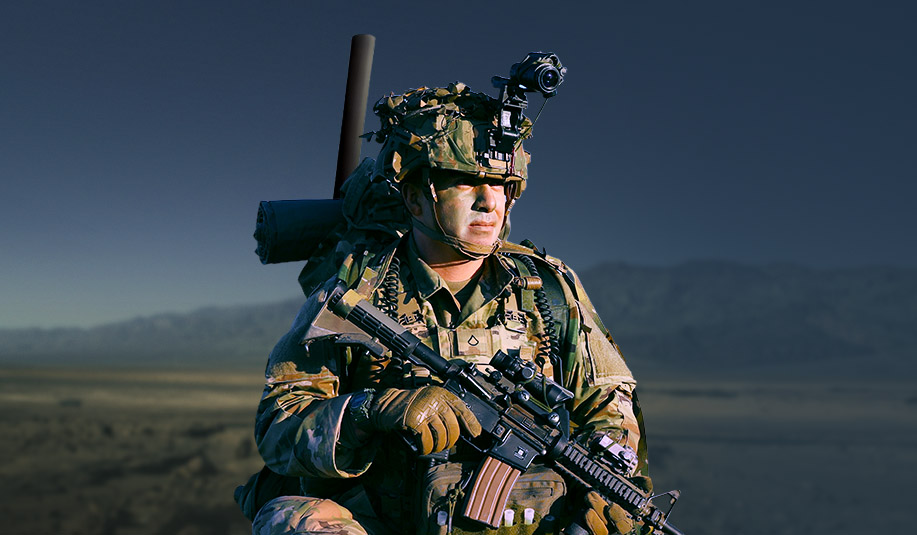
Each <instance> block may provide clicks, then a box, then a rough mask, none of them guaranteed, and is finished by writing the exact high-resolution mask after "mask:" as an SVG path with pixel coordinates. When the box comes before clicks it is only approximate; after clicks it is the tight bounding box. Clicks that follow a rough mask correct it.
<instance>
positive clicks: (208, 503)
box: [0, 367, 917, 535]
mask: <svg viewBox="0 0 917 535" xmlns="http://www.w3.org/2000/svg"><path fill="white" fill-rule="evenodd" d="M261 386H262V377H261V373H260V371H259V370H258V369H256V368H253V369H252V370H251V371H244V370H240V371H226V372H217V373H213V372H201V371H178V370H176V371H169V370H161V369H160V370H149V371H142V370H136V369H120V370H119V369H106V370H101V369H81V368H71V369H67V368H50V367H45V368H34V369H29V368H22V367H16V368H11V367H7V368H3V369H0V479H2V482H3V483H2V485H0V515H2V518H3V521H2V525H0V533H4V534H10V535H19V534H22V535H26V534H29V535H41V534H54V535H61V534H74V535H75V534H87V535H89V534H92V535H95V534H100V535H129V534H150V535H211V534H212V535H217V534H220V535H226V534H233V533H235V534H240V535H241V534H245V533H250V524H249V523H248V522H247V520H246V519H245V518H244V517H243V516H242V514H241V513H240V511H239V510H238V508H237V506H236V504H235V503H234V502H233V499H232V493H233V489H234V488H235V487H236V486H237V485H239V484H241V483H243V482H244V481H245V480H246V478H247V477H248V476H249V475H250V474H251V473H253V472H254V471H256V470H258V469H259V468H260V467H261V465H262V463H261V461H260V459H259V456H258V452H257V450H256V448H255V444H254V440H253V437H252V427H253V425H252V424H253V420H254V414H255V407H256V405H257V402H258V399H259V396H260V393H261ZM639 393H640V402H641V405H642V407H643V411H644V413H645V418H646V427H647V434H648V437H649V448H650V463H651V475H652V476H653V479H654V481H655V485H656V490H657V491H663V490H669V489H679V490H681V492H682V497H681V499H680V500H679V502H678V504H677V505H676V507H675V510H674V512H673V514H672V517H671V518H672V522H673V523H675V524H676V525H677V526H678V527H679V528H681V529H682V530H683V531H684V532H685V533H687V534H688V535H702V534H703V535H709V534H723V535H726V534H729V535H758V534H771V535H773V534H783V533H786V534H790V533H794V534H796V533H806V534H809V535H820V534H825V535H828V534H837V533H905V532H908V531H909V528H907V526H908V525H913V523H914V521H913V519H912V518H911V517H910V513H911V512H912V509H911V508H912V503H913V501H914V499H915V497H917V492H915V490H914V484H913V479H914V477H915V476H917V425H915V424H917V385H915V384H914V383H913V382H912V381H908V380H906V378H895V379H891V380H888V381H877V380H873V381H851V380H846V381H840V380H838V381H829V382H824V383H820V382H815V381H811V380H810V381H796V382H793V381H780V380H774V379H767V380H765V379H763V378H754V377H748V378H745V379H741V380H730V381H725V380H724V381H712V380H687V379H677V380H646V381H643V382H642V383H641V386H640V390H639Z"/></svg>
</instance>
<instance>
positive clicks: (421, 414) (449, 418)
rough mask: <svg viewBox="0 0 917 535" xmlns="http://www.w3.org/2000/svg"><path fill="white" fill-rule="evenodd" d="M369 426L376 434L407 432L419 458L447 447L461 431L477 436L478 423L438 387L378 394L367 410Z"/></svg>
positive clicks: (388, 390) (450, 393)
mask: <svg viewBox="0 0 917 535" xmlns="http://www.w3.org/2000/svg"><path fill="white" fill-rule="evenodd" d="M369 426H370V427H372V428H373V429H375V430H378V431H409V432H410V433H411V434H413V435H415V437H416V442H417V445H418V449H419V450H420V451H419V453H420V454H421V455H427V454H429V453H436V452H439V451H443V450H447V449H449V448H451V447H452V446H454V445H455V443H456V442H457V441H458V439H459V435H460V433H462V432H465V433H468V434H469V435H471V436H478V435H479V434H480V433H481V424H480V423H478V419H477V418H475V416H474V414H473V413H472V412H471V410H470V409H468V407H467V406H465V403H464V402H462V400H461V399H459V398H458V396H456V395H455V394H453V393H452V392H449V391H448V390H446V389H445V388H442V387H440V386H423V387H420V388H417V389H414V390H399V389H397V388H389V389H386V390H383V391H381V392H379V393H378V394H377V395H376V397H375V399H374V400H373V402H372V406H371V407H370V409H369Z"/></svg>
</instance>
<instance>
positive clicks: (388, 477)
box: [255, 234, 646, 502]
mask: <svg viewBox="0 0 917 535" xmlns="http://www.w3.org/2000/svg"><path fill="white" fill-rule="evenodd" d="M510 254H515V255H527V256H529V257H531V258H532V259H533V260H534V261H535V262H536V266H537V267H538V272H539V273H538V274H530V273H528V272H527V270H526V268H525V267H524V266H523V265H521V263H520V262H517V261H514V260H512V258H511V256H510ZM394 257H397V258H398V259H399V260H400V269H399V270H398V277H397V301H396V302H397V318H398V321H399V323H401V324H402V325H404V326H405V327H406V328H408V329H409V330H410V331H411V332H413V333H414V334H415V335H417V336H418V337H420V338H421V340H423V341H424V343H425V344H427V345H428V346H430V347H432V348H433V349H435V350H437V351H439V352H440V353H441V354H442V355H443V356H444V357H446V358H462V359H463V360H465V361H468V362H474V363H475V364H477V365H479V366H484V365H485V364H486V363H487V362H488V361H489V360H490V358H491V357H492V356H493V353H494V352H495V351H496V350H498V349H510V348H511V349H519V350H520V355H521V356H522V357H523V358H526V359H528V360H533V359H536V355H537V353H538V349H539V344H540V343H542V340H543V338H544V324H543V322H542V318H541V315H540V314H539V313H538V310H537V307H536V306H535V305H534V303H533V296H532V293H531V291H522V290H514V289H513V288H512V286H511V282H512V280H513V278H514V277H515V276H516V275H517V273H518V274H520V275H540V276H541V277H542V279H545V283H546V284H548V283H551V284H554V285H555V287H556V288H557V289H558V291H556V292H554V295H560V294H562V295H563V299H554V300H553V302H552V303H551V309H552V310H553V311H554V312H555V316H556V317H559V318H563V321H560V322H558V323H559V325H557V327H559V331H560V333H561V336H560V340H561V347H560V351H559V353H560V356H561V362H562V363H563V366H562V368H563V373H562V377H556V376H554V375H553V374H554V372H555V370H553V369H552V367H551V364H550V362H547V363H546V362H544V360H543V359H537V360H535V361H536V362H537V363H538V364H539V366H540V367H541V369H542V371H543V373H545V375H546V376H548V377H552V376H554V377H555V380H559V381H561V382H562V384H563V385H564V386H565V387H566V388H568V389H570V390H571V391H572V392H573V393H574V395H575V397H574V399H573V401H572V402H570V406H569V409H570V415H571V422H572V425H573V427H574V432H575V433H577V432H580V433H591V432H596V431H602V432H608V433H610V434H611V435H612V436H614V437H616V438H618V439H619V441H620V442H622V443H625V444H627V445H629V446H631V447H632V448H633V449H634V450H637V451H638V453H639V457H640V465H639V466H638V471H639V472H640V473H646V455H645V452H646V448H645V439H644V434H643V432H642V427H643V426H642V416H641V415H640V410H639V407H638V405H637V404H636V403H635V396H634V388H635V385H636V383H635V381H634V378H633V376H632V374H631V372H630V370H629V369H628V368H627V366H626V364H625V363H624V360H623V358H622V357H621V353H620V351H619V349H618V347H617V345H616V344H615V343H614V342H613V340H612V339H611V337H610V336H609V335H608V333H607V330H606V329H605V328H604V326H603V325H602V323H601V320H600V319H599V317H598V315H597V314H596V312H595V310H594V308H593V306H592V304H591V303H590V301H589V299H588V297H587V296H586V293H585V291H584V290H583V288H582V286H581V284H580V283H579V280H578V279H577V278H576V275H575V274H574V273H573V272H572V270H570V269H569V268H568V267H566V266H565V265H564V264H563V263H562V262H560V261H559V260H557V259H554V258H552V257H550V256H546V255H543V254H538V253H536V252H535V251H534V250H533V249H529V248H526V247H523V246H519V245H514V244H506V245H504V247H503V248H502V249H501V250H500V252H499V253H498V254H496V255H492V256H490V257H487V258H486V259H485V263H484V269H483V272H482V274H481V276H480V278H479V280H478V282H477V286H476V288H474V290H473V291H472V292H471V294H470V297H468V299H467V301H466V302H465V303H464V306H460V304H459V303H458V301H457V300H456V298H455V297H454V296H453V295H452V294H451V293H450V291H449V289H448V286H447V285H446V283H445V282H444V281H443V279H442V278H441V277H440V276H439V275H438V274H437V273H436V272H435V271H434V270H433V269H432V268H430V267H429V266H428V265H427V264H426V263H424V262H423V261H422V260H421V259H420V258H419V257H418V255H417V251H416V247H415V245H414V244H413V240H412V239H411V238H410V234H408V236H407V237H406V238H404V239H402V240H401V241H400V242H397V243H395V244H393V245H392V246H390V247H389V248H388V249H386V250H385V251H383V252H382V253H380V254H378V255H375V256H372V255H369V256H366V255H364V256H363V257H361V258H359V259H353V260H351V261H348V262H346V263H345V265H344V266H343V267H342V268H341V271H340V273H339V274H338V277H336V278H341V279H343V280H345V281H346V282H347V283H348V284H349V285H350V287H352V288H356V289H357V291H358V292H359V293H361V294H362V295H364V296H366V297H367V298H369V299H371V300H373V301H374V302H376V303H377V305H378V303H379V302H380V300H381V292H382V289H381V288H380V285H382V282H383V280H384V274H385V273H386V272H387V270H388V269H389V267H390V263H391V261H392V258H394ZM549 278H550V279H549ZM333 283H334V280H331V281H329V282H328V283H327V284H326V285H325V286H324V287H323V288H319V289H318V290H316V291H315V292H313V294H312V295H311V296H310V297H309V298H308V299H307V300H306V302H305V304H304V305H303V307H302V308H301V310H300V312H299V314H298V315H297V317H296V319H295V320H294V322H293V326H292V328H291V330H290V331H289V332H288V333H287V334H286V335H285V336H284V337H283V338H282V339H281V340H280V341H279V342H278V344H277V345H276V347H275V348H274V350H273V351H272V353H271V355H270V358H269V360H268V364H267V370H266V384H265V387H264V392H263V395H262V398H261V402H260V404H259V406H258V413H257V418H256V426H255V439H256V443H257V445H258V450H259V451H260V453H261V455H262V457H263V458H264V461H265V463H266V464H267V466H268V467H269V468H270V469H271V470H273V471H274V472H277V473H279V474H283V475H287V476H299V477H302V478H304V481H306V480H313V481H314V480H315V479H316V478H318V479H324V480H327V479H329V478H331V479H346V478H354V477H357V476H362V475H364V474H365V475H366V476H365V477H364V478H362V479H365V480H367V481H368V482H370V484H369V486H371V487H376V488H380V489H384V488H387V489H389V492H394V493H395V494H396V495H397V493H398V492H400V491H401V489H403V488H404V486H403V481H400V480H401V479H404V477H405V473H406V472H405V469H404V458H403V457H404V455H403V452H406V448H403V447H402V448H398V447H397V444H394V443H393V442H391V441H390V440H388V441H387V440H378V441H374V442H373V444H372V445H371V446H370V447H360V448H354V449H351V448H348V447H347V446H345V445H343V444H341V442H340V439H341V427H342V426H341V423H342V419H343V418H344V417H345V415H346V412H347V411H346V408H347V405H348V402H349V401H350V397H351V395H352V392H355V391H357V390H359V389H362V388H365V387H375V388H387V387H397V388H412V387H416V386H421V385H424V384H430V383H432V382H436V380H435V379H434V378H430V377H429V372H428V371H427V370H425V369H423V368H419V367H416V366H414V367H412V366H410V365H409V364H408V365H406V366H396V365H392V360H391V359H388V358H383V359H374V358H371V357H370V356H368V355H366V354H365V352H362V351H360V350H358V349H356V348H351V347H344V346H341V345H340V344H335V343H334V337H332V336H328V333H327V332H322V331H321V330H320V329H316V325H317V324H320V323H321V322H322V317H323V315H327V314H330V312H329V311H327V310H326V309H323V307H322V292H323V291H327V289H329V288H330V287H331V285H333ZM396 364H397V363H396ZM393 444H394V445H395V446H396V447H394V448H392V447H390V446H392V445H393ZM374 465H378V466H374ZM396 497H397V496H396ZM397 498H400V499H401V501H402V502H404V501H405V500H404V499H403V497H397Z"/></svg>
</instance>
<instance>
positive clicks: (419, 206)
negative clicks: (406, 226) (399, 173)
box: [401, 183, 427, 218]
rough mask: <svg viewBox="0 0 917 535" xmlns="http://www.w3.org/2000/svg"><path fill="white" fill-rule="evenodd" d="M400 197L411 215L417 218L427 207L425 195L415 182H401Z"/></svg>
mask: <svg viewBox="0 0 917 535" xmlns="http://www.w3.org/2000/svg"><path fill="white" fill-rule="evenodd" d="M401 197H402V198H403V199H404V205H405V206H406V207H407V209H408V212H410V214H411V215H412V216H414V217H417V218H420V217H422V216H423V213H424V211H425V210H426V209H427V197H426V195H424V193H423V192H422V191H421V190H420V188H419V187H418V186H417V185H416V184H414V183H405V184H402V185H401Z"/></svg>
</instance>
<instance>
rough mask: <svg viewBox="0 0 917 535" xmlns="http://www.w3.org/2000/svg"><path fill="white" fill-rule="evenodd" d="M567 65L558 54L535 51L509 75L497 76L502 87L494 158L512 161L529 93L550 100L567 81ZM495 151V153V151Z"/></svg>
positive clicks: (493, 136)
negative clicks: (535, 93)
mask: <svg viewBox="0 0 917 535" xmlns="http://www.w3.org/2000/svg"><path fill="white" fill-rule="evenodd" d="M566 73H567V68H566V67H564V66H563V65H561V63H560V59H558V58H557V55H556V54H552V53H550V52H548V53H545V52H531V53H529V54H528V55H527V56H525V59H523V60H522V61H520V62H519V63H515V64H513V66H512V67H510V69H509V78H503V77H502V76H494V77H493V78H492V79H491V82H492V83H493V85H494V87H496V88H497V89H499V90H500V112H499V115H498V117H499V123H500V124H499V125H498V126H497V127H496V128H494V130H493V131H492V134H491V136H490V138H491V139H490V149H491V152H492V154H491V157H496V158H495V159H499V160H504V161H505V160H509V158H510V157H511V155H512V154H513V152H514V151H515V148H516V146H517V144H518V142H519V138H520V137H522V136H523V135H524V134H526V133H527V132H525V133H524V132H522V131H521V128H522V120H523V119H524V118H525V116H524V115H523V110H525V108H526V107H528V100H526V96H525V94H526V93H532V92H535V91H538V92H539V93H541V95H542V96H543V97H544V98H545V99H548V98H550V97H553V96H554V95H556V94H557V86H559V85H560V84H561V83H563V81H564V75H565V74H566ZM494 153H495V154H494Z"/></svg>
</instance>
